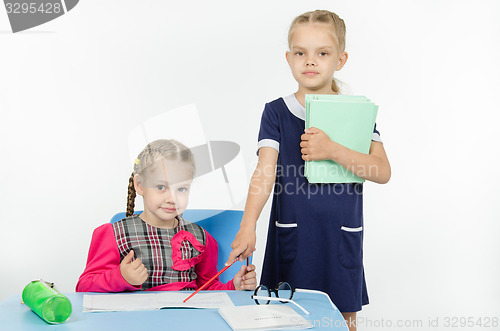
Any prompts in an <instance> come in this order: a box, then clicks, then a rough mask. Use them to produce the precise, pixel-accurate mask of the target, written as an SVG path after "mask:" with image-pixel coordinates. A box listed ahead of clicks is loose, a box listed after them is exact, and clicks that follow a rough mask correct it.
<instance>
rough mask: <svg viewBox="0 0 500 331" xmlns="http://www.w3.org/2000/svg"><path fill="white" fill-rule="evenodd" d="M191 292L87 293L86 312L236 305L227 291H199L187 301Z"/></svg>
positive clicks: (84, 299) (84, 301)
mask: <svg viewBox="0 0 500 331" xmlns="http://www.w3.org/2000/svg"><path fill="white" fill-rule="evenodd" d="M189 294H190V292H172V291H164V292H158V293H144V292H142V293H139V292H133V293H119V294H85V295H84V296H83V311H84V312H106V311H134V310H155V309H162V308H222V307H234V304H233V302H232V301H231V299H230V298H229V296H228V295H227V293H225V292H214V291H207V292H199V293H197V294H196V295H195V296H194V297H192V298H191V299H190V300H189V301H187V302H186V303H184V302H182V301H183V300H184V299H186V298H187V296H188V295H189Z"/></svg>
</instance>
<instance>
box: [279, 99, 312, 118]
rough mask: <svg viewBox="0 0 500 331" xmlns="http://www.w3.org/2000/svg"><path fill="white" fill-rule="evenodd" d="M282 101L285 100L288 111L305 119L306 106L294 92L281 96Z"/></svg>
mask: <svg viewBox="0 0 500 331" xmlns="http://www.w3.org/2000/svg"><path fill="white" fill-rule="evenodd" d="M283 101H285V105H286V106H287V107H288V110H289V111H290V113H292V114H293V115H294V116H295V117H297V118H300V119H301V120H303V121H305V120H306V108H305V107H304V106H302V105H301V104H300V102H299V100H297V98H296V97H295V93H292V94H290V95H289V96H286V97H283Z"/></svg>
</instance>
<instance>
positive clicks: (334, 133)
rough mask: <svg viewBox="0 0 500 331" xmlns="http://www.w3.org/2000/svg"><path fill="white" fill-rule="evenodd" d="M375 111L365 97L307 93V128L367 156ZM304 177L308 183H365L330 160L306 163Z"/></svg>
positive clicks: (375, 106) (376, 108) (376, 109)
mask: <svg viewBox="0 0 500 331" xmlns="http://www.w3.org/2000/svg"><path fill="white" fill-rule="evenodd" d="M377 111H378V106H377V105H375V104H374V103H373V102H370V100H369V99H368V98H366V97H364V96H346V95H324V94H321V95H315V94H307V95H306V121H305V122H306V128H310V127H316V128H318V129H321V130H323V131H324V132H325V133H326V134H327V135H328V136H329V137H330V139H332V140H333V141H335V142H338V143H339V144H341V145H344V146H346V147H348V148H350V149H352V150H355V151H357V152H360V153H365V154H368V153H369V152H370V144H371V140H372V136H373V128H374V126H375V118H376V117H377ZM367 170H368V169H367ZM305 175H306V177H307V180H308V181H309V183H362V182H364V179H362V178H360V177H358V176H356V175H354V174H353V173H352V172H350V171H348V170H347V169H346V168H344V167H342V166H341V165H339V164H338V163H336V162H334V161H331V160H322V161H306V164H305Z"/></svg>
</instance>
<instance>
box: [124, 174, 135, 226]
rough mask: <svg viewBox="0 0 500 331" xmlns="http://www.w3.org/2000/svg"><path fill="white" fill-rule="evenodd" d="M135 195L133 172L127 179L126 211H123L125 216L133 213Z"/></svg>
mask: <svg viewBox="0 0 500 331" xmlns="http://www.w3.org/2000/svg"><path fill="white" fill-rule="evenodd" d="M135 195H136V193H135V187H134V173H132V175H130V178H129V179H128V196H127V209H126V210H127V211H126V213H125V216H127V217H129V216H132V215H133V214H134V206H135Z"/></svg>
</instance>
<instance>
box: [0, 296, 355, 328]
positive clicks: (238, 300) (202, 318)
mask: <svg viewBox="0 0 500 331" xmlns="http://www.w3.org/2000/svg"><path fill="white" fill-rule="evenodd" d="M186 293H187V292H186ZM227 293H228V295H229V297H230V298H231V300H232V301H233V303H234V304H235V305H237V306H240V305H252V304H255V302H254V301H253V300H252V299H251V298H250V296H251V294H252V292H250V291H228V292H227ZM65 295H66V296H67V297H68V298H69V299H70V300H71V304H72V306H73V313H72V314H71V317H70V318H69V319H68V320H67V321H66V322H65V323H63V324H59V325H50V324H47V323H45V322H44V321H43V320H42V319H41V318H39V317H38V315H36V314H35V313H34V312H32V311H31V309H29V307H27V306H26V305H24V304H22V303H21V295H13V296H10V297H9V298H7V299H6V300H4V301H3V302H1V303H0V329H1V330H4V331H7V330H8V331H10V330H15V331H18V330H44V329H45V330H49V329H50V330H56V329H57V330H91V331H95V330H134V331H138V330H141V331H142V330H148V331H153V330H203V331H205V330H216V331H224V330H228V331H231V328H230V327H229V325H228V324H227V323H226V322H225V321H224V319H223V318H222V317H221V316H220V315H219V313H218V312H217V310H216V309H162V310H151V311H134V312H109V313H108V312H106V313H83V312H82V301H83V295H84V293H65ZM293 299H294V301H296V302H297V303H298V304H300V305H301V306H303V307H304V308H305V309H307V310H308V311H309V312H310V313H311V314H310V315H304V314H303V313H302V312H301V311H300V309H299V308H297V307H295V306H294V305H293V304H290V303H288V304H287V305H289V306H290V307H292V308H293V309H295V310H296V311H297V312H298V313H299V314H301V315H302V316H304V318H305V319H307V320H309V321H311V323H312V324H313V325H314V326H315V327H314V328H313V329H308V330H324V329H334V330H343V331H346V330H347V328H346V327H345V326H344V325H343V324H342V321H343V318H342V314H341V313H340V312H339V311H338V310H334V309H333V308H332V306H331V304H330V302H329V301H328V298H327V297H325V296H323V295H320V294H311V293H295V294H294V296H293ZM276 304H280V305H281V304H282V303H276Z"/></svg>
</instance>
